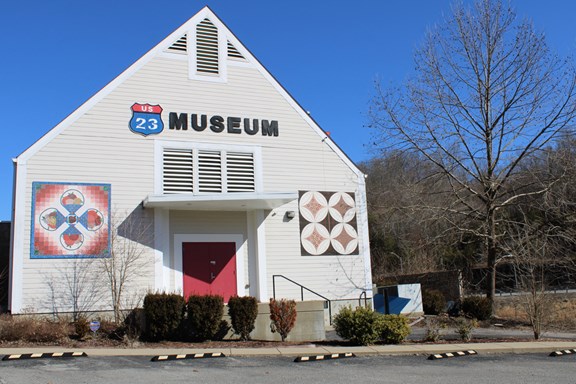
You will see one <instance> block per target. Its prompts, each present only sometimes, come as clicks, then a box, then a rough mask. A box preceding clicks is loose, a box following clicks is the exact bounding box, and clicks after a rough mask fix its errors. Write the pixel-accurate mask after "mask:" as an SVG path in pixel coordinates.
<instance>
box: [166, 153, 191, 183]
mask: <svg viewBox="0 0 576 384" xmlns="http://www.w3.org/2000/svg"><path fill="white" fill-rule="evenodd" d="M163 171H164V172H163V189H164V193H192V192H194V184H193V180H194V156H193V153H192V150H190V149H164V162H163Z"/></svg>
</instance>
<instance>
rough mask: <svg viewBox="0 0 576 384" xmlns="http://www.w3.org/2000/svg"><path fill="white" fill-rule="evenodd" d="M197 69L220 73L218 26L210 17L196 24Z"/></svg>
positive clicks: (207, 72)
mask: <svg viewBox="0 0 576 384" xmlns="http://www.w3.org/2000/svg"><path fill="white" fill-rule="evenodd" d="M196 70H197V71H198V72H201V73H204V74H211V75H218V28H216V27H215V26H214V24H212V22H211V21H210V20H208V19H204V20H202V21H201V22H200V23H198V25H196Z"/></svg>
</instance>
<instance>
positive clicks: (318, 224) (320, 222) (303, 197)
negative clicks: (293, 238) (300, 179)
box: [298, 191, 358, 256]
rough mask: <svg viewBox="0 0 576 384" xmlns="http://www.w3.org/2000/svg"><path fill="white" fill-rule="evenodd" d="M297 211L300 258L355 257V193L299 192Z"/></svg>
mask: <svg viewBox="0 0 576 384" xmlns="http://www.w3.org/2000/svg"><path fill="white" fill-rule="evenodd" d="M298 210H299V213H300V245H301V247H300V250H301V252H302V255H303V256H320V255H357V254H358V227H357V223H356V201H355V199H354V193H352V192H318V191H300V192H299V199H298Z"/></svg>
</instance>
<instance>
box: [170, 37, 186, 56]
mask: <svg viewBox="0 0 576 384" xmlns="http://www.w3.org/2000/svg"><path fill="white" fill-rule="evenodd" d="M187 46H188V41H187V38H186V35H184V36H182V37H181V38H179V39H178V40H176V41H175V42H174V44H172V45H171V46H169V47H168V49H167V50H166V51H167V52H170V53H178V54H181V55H185V54H186V50H187Z"/></svg>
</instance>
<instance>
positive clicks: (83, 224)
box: [30, 182, 111, 259]
mask: <svg viewBox="0 0 576 384" xmlns="http://www.w3.org/2000/svg"><path fill="white" fill-rule="evenodd" d="M110 194H111V191H110V184H87V183H47V182H33V183H32V223H33V225H32V233H31V244H30V257H31V258H33V259H35V258H36V259H37V258H85V257H108V256H110Z"/></svg>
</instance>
